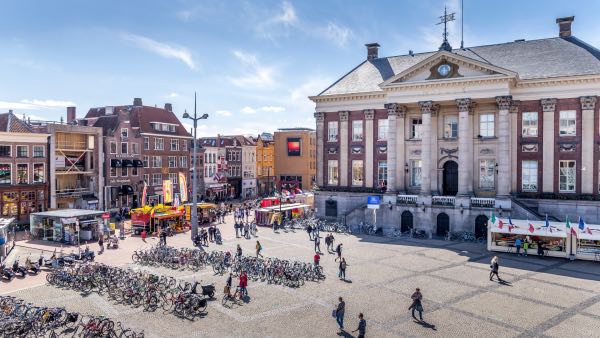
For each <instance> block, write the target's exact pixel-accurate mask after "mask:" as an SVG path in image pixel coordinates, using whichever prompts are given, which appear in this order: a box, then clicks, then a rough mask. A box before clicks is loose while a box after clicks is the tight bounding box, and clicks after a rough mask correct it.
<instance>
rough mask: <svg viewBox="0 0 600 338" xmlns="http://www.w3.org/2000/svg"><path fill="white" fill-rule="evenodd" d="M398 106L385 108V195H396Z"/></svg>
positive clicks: (394, 104)
mask: <svg viewBox="0 0 600 338" xmlns="http://www.w3.org/2000/svg"><path fill="white" fill-rule="evenodd" d="M397 107H398V105H397V104H396V103H388V104H386V105H385V108H386V109H387V110H388V126H389V127H388V134H387V151H386V153H387V190H386V193H388V194H394V193H396V128H397V127H396V117H397V116H398V111H397Z"/></svg>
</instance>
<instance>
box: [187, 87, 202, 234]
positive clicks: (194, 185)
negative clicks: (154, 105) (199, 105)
mask: <svg viewBox="0 0 600 338" xmlns="http://www.w3.org/2000/svg"><path fill="white" fill-rule="evenodd" d="M183 118H184V119H190V120H192V121H194V144H193V146H194V151H193V154H194V155H193V156H194V157H193V158H192V207H191V208H190V209H191V210H192V240H193V239H194V238H195V237H196V235H198V177H197V176H198V171H197V170H196V152H197V151H196V148H197V147H198V140H197V139H196V135H197V133H198V121H199V120H206V119H207V118H208V114H203V115H202V116H199V117H198V116H197V115H196V92H194V117H192V116H190V114H188V112H187V110H186V111H185V113H183Z"/></svg>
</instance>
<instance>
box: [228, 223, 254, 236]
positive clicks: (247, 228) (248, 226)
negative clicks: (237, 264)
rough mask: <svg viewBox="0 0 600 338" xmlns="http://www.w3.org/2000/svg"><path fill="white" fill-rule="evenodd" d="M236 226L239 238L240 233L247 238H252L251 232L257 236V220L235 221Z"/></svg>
mask: <svg viewBox="0 0 600 338" xmlns="http://www.w3.org/2000/svg"><path fill="white" fill-rule="evenodd" d="M233 227H234V228H235V237H236V238H239V237H240V235H241V236H242V237H244V238H246V239H250V234H254V235H255V236H256V232H257V231H258V229H257V228H256V222H239V223H238V222H237V221H236V222H235V223H234V224H233Z"/></svg>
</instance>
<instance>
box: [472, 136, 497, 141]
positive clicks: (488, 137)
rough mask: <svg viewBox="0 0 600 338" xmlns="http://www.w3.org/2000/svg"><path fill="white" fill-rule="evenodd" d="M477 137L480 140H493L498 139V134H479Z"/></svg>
mask: <svg viewBox="0 0 600 338" xmlns="http://www.w3.org/2000/svg"><path fill="white" fill-rule="evenodd" d="M477 138H478V139H479V140H480V141H492V140H497V139H498V137H497V136H477Z"/></svg>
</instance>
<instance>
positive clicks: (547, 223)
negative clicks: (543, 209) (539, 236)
mask: <svg viewBox="0 0 600 338" xmlns="http://www.w3.org/2000/svg"><path fill="white" fill-rule="evenodd" d="M544 226H545V227H546V228H548V227H550V222H548V214H546V225H544Z"/></svg>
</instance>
